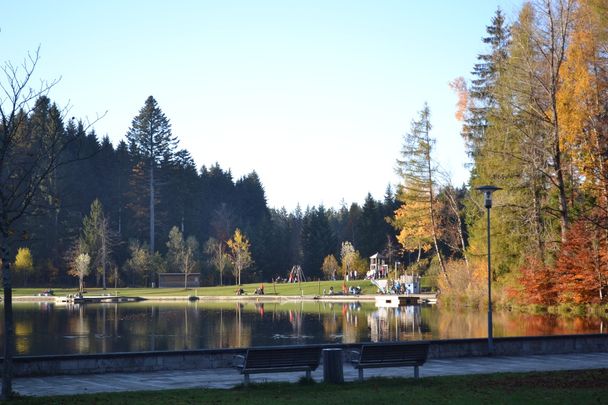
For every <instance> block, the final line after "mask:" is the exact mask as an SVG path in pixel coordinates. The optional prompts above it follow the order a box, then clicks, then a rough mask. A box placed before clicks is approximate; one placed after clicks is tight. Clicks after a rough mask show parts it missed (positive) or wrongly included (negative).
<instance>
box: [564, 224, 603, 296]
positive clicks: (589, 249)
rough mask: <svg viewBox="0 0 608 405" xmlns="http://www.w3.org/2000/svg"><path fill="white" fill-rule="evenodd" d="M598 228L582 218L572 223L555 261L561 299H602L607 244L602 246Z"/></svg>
mask: <svg viewBox="0 0 608 405" xmlns="http://www.w3.org/2000/svg"><path fill="white" fill-rule="evenodd" d="M595 230H596V228H595V227H594V226H593V225H591V224H589V223H588V222H583V221H579V222H577V223H576V224H574V225H573V226H572V228H571V229H570V232H569V234H568V240H567V242H566V243H564V244H563V245H562V249H561V251H560V254H559V256H558V258H557V261H556V264H555V273H556V274H555V276H556V277H555V280H556V285H557V286H559V292H558V301H559V302H561V303H573V304H583V303H585V304H586V303H599V302H600V289H602V288H605V285H606V282H605V281H604V280H605V279H606V277H608V272H607V271H606V266H607V265H608V263H607V261H606V259H607V257H606V254H605V253H603V252H605V250H606V249H605V246H604V249H600V241H599V240H598V238H596V237H594V236H596V234H597V232H595Z"/></svg>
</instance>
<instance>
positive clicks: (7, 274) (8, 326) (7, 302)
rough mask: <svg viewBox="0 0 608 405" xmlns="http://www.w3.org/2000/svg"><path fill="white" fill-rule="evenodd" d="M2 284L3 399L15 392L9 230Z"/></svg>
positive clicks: (5, 236) (4, 235)
mask: <svg viewBox="0 0 608 405" xmlns="http://www.w3.org/2000/svg"><path fill="white" fill-rule="evenodd" d="M1 249H2V284H3V287H4V359H3V362H2V400H5V401H6V400H8V399H9V398H10V397H11V396H12V393H13V350H14V341H15V325H14V320H13V288H12V285H11V268H10V250H9V245H8V234H7V232H3V233H2V248H1Z"/></svg>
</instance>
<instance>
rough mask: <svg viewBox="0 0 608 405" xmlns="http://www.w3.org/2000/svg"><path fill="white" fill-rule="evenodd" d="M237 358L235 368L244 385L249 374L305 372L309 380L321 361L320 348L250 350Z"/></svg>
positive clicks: (247, 380)
mask: <svg viewBox="0 0 608 405" xmlns="http://www.w3.org/2000/svg"><path fill="white" fill-rule="evenodd" d="M239 357H240V359H239V360H240V363H239V364H235V366H236V367H237V368H238V369H239V370H240V372H241V374H244V376H245V384H247V383H248V382H249V374H254V373H279V372H291V371H306V376H307V377H308V378H310V373H311V371H314V370H316V369H317V367H318V366H319V362H320V361H321V347H294V348H292V347H275V348H250V349H247V353H246V354H245V356H239Z"/></svg>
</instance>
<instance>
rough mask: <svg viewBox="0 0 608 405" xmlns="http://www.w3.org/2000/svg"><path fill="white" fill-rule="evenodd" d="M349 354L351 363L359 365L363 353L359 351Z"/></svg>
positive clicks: (352, 351) (350, 351) (351, 351)
mask: <svg viewBox="0 0 608 405" xmlns="http://www.w3.org/2000/svg"><path fill="white" fill-rule="evenodd" d="M348 353H349V354H350V361H351V362H353V363H358V362H359V360H360V359H361V352H360V351H359V350H349V351H348Z"/></svg>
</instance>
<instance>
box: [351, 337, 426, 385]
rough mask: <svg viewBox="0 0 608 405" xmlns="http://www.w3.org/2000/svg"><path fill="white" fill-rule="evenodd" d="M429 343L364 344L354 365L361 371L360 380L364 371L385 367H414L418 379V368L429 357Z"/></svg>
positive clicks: (354, 360)
mask: <svg viewBox="0 0 608 405" xmlns="http://www.w3.org/2000/svg"><path fill="white" fill-rule="evenodd" d="M428 352H429V343H428V342H406V343H390V344H363V345H361V349H360V351H359V353H358V356H357V357H355V358H354V359H353V365H354V367H355V368H356V369H358V370H359V379H360V380H362V379H363V369H365V368H383V367H406V366H413V367H414V376H415V377H418V367H419V366H421V365H422V364H424V362H425V361H426V359H427V357H428Z"/></svg>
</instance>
